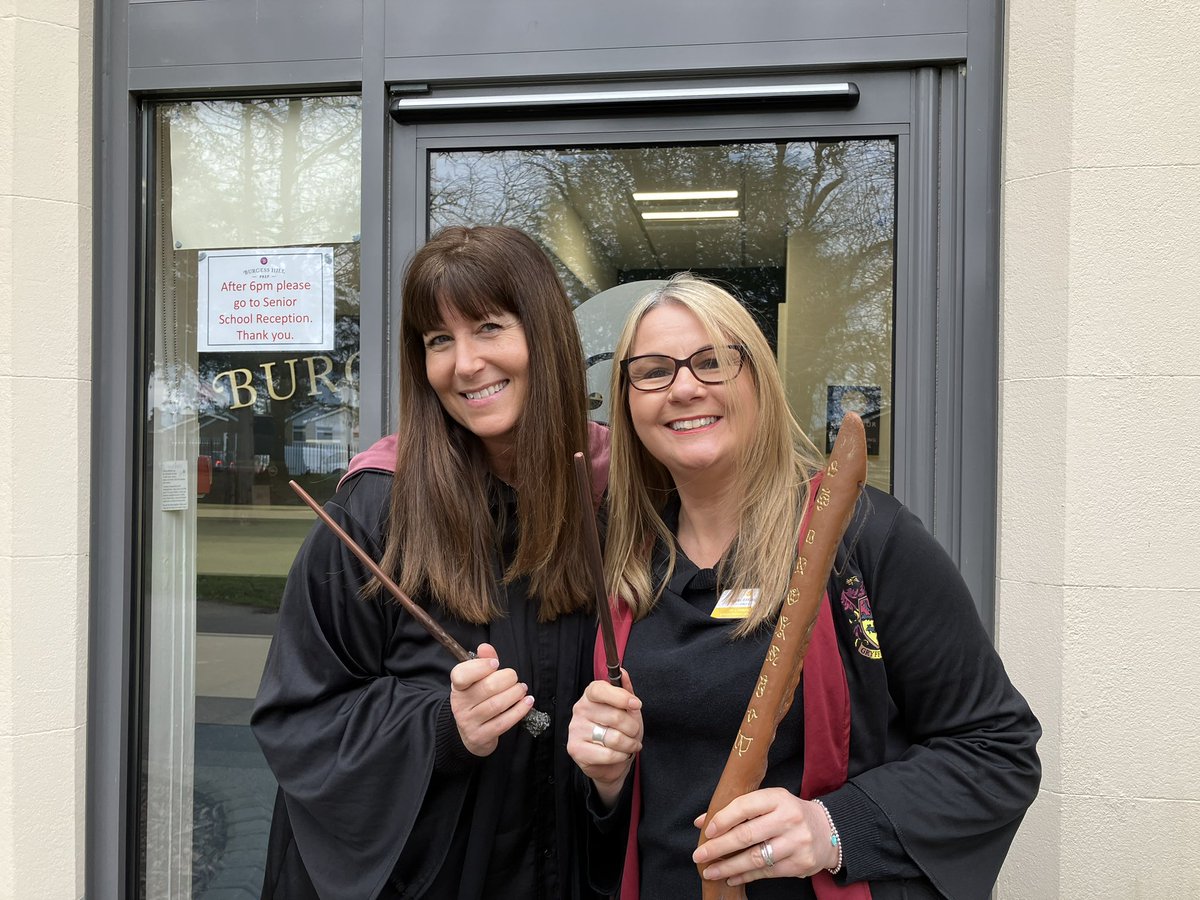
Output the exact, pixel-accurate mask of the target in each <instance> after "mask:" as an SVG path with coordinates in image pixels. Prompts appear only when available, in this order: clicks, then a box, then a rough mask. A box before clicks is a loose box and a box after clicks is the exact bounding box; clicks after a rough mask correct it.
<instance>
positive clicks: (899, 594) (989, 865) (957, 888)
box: [568, 274, 1040, 900]
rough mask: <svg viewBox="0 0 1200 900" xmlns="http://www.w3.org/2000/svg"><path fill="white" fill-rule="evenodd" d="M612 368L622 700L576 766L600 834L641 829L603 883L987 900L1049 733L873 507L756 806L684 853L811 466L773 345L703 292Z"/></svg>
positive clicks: (597, 692)
mask: <svg viewBox="0 0 1200 900" xmlns="http://www.w3.org/2000/svg"><path fill="white" fill-rule="evenodd" d="M615 358H616V359H617V360H618V363H619V364H618V366H616V367H615V368H614V384H613V390H612V394H611V396H612V397H613V398H614V403H613V417H612V422H611V427H612V465H611V477H610V483H609V504H610V516H609V525H608V540H607V547H606V574H607V579H608V582H609V589H610V593H611V594H612V595H613V596H614V597H615V598H616V602H617V605H618V608H617V614H618V622H619V624H620V625H621V629H620V630H621V633H622V637H623V639H624V641H623V644H624V657H623V665H624V667H625V669H626V670H627V672H628V673H629V675H630V676H632V681H629V680H628V679H627V680H626V683H625V686H624V687H623V688H618V687H613V686H610V685H608V684H606V683H605V682H604V681H602V680H597V681H595V682H593V683H592V684H591V685H589V687H588V688H587V690H586V692H585V694H584V697H583V698H582V699H581V700H580V701H579V702H578V703H576V705H575V709H574V716H573V720H572V723H571V729H570V737H569V741H568V752H569V753H570V754H571V756H572V757H573V758H574V759H575V761H576V763H577V764H578V765H579V766H580V768H581V769H582V771H583V772H584V773H585V774H586V775H587V776H588V777H589V778H590V779H591V786H592V796H591V797H590V803H591V806H592V812H593V818H594V819H595V821H596V822H597V823H598V824H599V825H600V827H601V829H602V830H604V831H605V832H606V833H609V834H612V833H617V832H619V830H620V829H621V828H622V827H623V826H624V825H625V823H626V822H628V821H629V816H630V814H631V812H630V811H631V810H632V816H633V822H632V824H631V825H630V826H629V840H628V845H627V850H626V855H625V858H624V860H621V861H616V860H612V859H609V860H604V859H600V858H597V859H596V860H594V864H593V869H592V877H593V879H594V880H595V882H596V885H597V886H598V887H603V888H605V889H614V888H615V887H616V882H617V881H618V879H619V880H620V896H621V897H622V900H631V898H635V897H637V896H639V893H640V896H642V897H646V898H657V897H698V896H699V891H700V877H701V876H700V874H699V873H698V871H697V863H699V865H700V868H702V869H703V877H704V878H705V879H714V880H717V879H720V880H725V881H727V882H729V883H730V884H746V885H747V892H748V896H749V897H750V898H754V900H758V898H785V897H786V898H804V897H817V898H821V900H824V898H827V897H835V896H846V897H855V898H865V897H874V898H902V897H903V898H925V897H951V898H956V900H957V898H964V897H979V898H984V897H987V896H988V893H989V891H990V890H991V887H992V884H993V883H994V881H995V879H996V876H997V873H998V871H999V868H1000V864H1001V862H1002V861H1003V859H1004V856H1005V854H1006V852H1007V849H1008V846H1009V844H1010V842H1011V840H1012V838H1013V835H1014V834H1015V832H1016V829H1017V827H1018V825H1019V823H1020V821H1021V817H1022V816H1023V814H1024V812H1025V809H1026V808H1027V807H1028V805H1029V803H1030V802H1031V801H1032V800H1033V797H1034V795H1035V793H1036V791H1037V786H1038V782H1039V777H1040V767H1039V762H1038V758H1037V755H1036V752H1035V745H1036V742H1037V739H1038V737H1039V735H1040V728H1039V726H1038V724H1037V721H1036V719H1035V718H1034V716H1033V714H1032V713H1031V712H1030V710H1029V707H1028V706H1027V705H1026V703H1025V701H1024V699H1023V698H1022V697H1021V696H1020V694H1019V693H1018V692H1017V691H1016V690H1015V689H1014V688H1013V686H1012V684H1011V683H1010V681H1009V679H1008V677H1007V675H1006V674H1005V672H1004V667H1003V665H1002V664H1001V662H1000V659H999V657H998V656H997V655H996V653H995V650H994V649H993V648H992V646H991V643H990V641H989V640H988V638H987V635H986V633H985V631H984V629H983V627H982V626H981V624H980V621H979V617H978V615H977V613H976V611H975V608H974V605H973V603H972V601H971V598H970V596H969V595H968V593H967V590H966V587H965V585H964V584H963V582H962V579H961V578H960V576H959V574H958V572H957V571H956V569H955V567H954V565H953V563H952V562H951V561H950V559H949V558H948V557H947V555H946V554H945V552H944V551H942V549H941V548H940V547H939V546H938V544H937V543H936V542H935V541H934V540H933V539H932V538H931V537H930V535H929V534H928V533H927V532H926V531H925V529H924V528H923V527H922V526H921V524H920V522H919V521H917V519H916V518H915V517H914V516H913V515H912V514H911V513H909V512H908V511H907V510H906V509H905V508H904V507H903V506H902V505H901V504H900V503H898V502H897V501H896V500H895V499H893V498H892V497H890V496H889V495H887V494H884V493H882V492H879V491H875V490H873V489H868V491H867V492H866V494H865V496H864V498H863V500H862V501H861V502H860V504H859V508H858V510H857V511H856V514H855V518H854V520H853V521H852V522H851V525H850V528H849V530H848V531H847V536H846V538H845V539H844V540H843V543H842V546H841V547H840V548H839V551H838V557H837V562H836V564H835V566H834V573H833V574H832V576H831V578H830V581H829V584H828V588H827V597H826V601H827V602H825V603H823V604H822V606H821V610H820V614H819V616H818V619H817V623H816V626H815V628H814V633H813V638H812V644H811V649H810V651H809V655H808V658H807V661H806V664H805V670H804V678H803V681H802V684H801V688H800V690H799V692H798V697H797V700H796V702H795V703H794V704H793V706H792V708H791V711H790V712H789V713H788V715H787V717H786V718H785V719H784V720H783V722H782V723H781V725H780V728H779V730H778V734H777V737H776V740H775V743H774V744H773V746H772V752H771V757H770V764H769V767H768V771H767V775H766V778H765V780H764V781H763V787H762V788H761V789H760V790H758V791H755V792H753V793H751V794H749V795H746V796H744V797H741V798H739V799H737V800H735V801H734V802H732V803H731V804H729V806H727V807H726V808H725V809H724V810H722V811H720V812H719V813H717V814H716V815H715V816H714V817H713V821H712V822H711V823H710V824H709V826H708V838H709V840H708V841H707V842H706V843H705V845H704V846H703V847H702V848H700V849H697V847H696V844H697V839H698V837H699V834H698V831H697V827H698V826H699V824H700V819H701V817H702V815H703V813H704V811H705V809H706V808H707V805H708V801H709V798H710V797H711V796H712V792H713V789H714V787H715V785H716V782H717V779H718V777H719V776H720V773H721V771H722V769H723V767H724V763H725V759H726V757H727V755H728V754H729V751H730V746H731V745H732V742H733V739H734V736H735V735H736V734H737V733H738V725H739V721H740V719H741V716H742V715H743V714H744V713H745V710H746V704H747V700H748V698H749V696H750V693H751V691H752V689H753V686H754V684H755V681H756V679H757V677H758V674H759V668H760V666H761V665H762V661H763V656H764V653H765V651H766V649H767V645H768V642H769V639H770V636H771V633H772V628H771V625H772V623H774V622H775V620H776V618H777V616H778V615H779V611H780V607H781V605H782V602H783V598H784V595H785V593H786V589H787V581H788V577H789V574H790V571H791V568H792V564H793V561H794V558H795V554H796V549H797V538H798V534H799V528H800V522H801V518H802V516H803V514H804V511H805V509H806V507H807V505H808V501H809V493H810V484H811V477H812V474H813V473H814V472H816V471H818V470H819V469H820V467H821V459H820V455H819V454H818V453H817V451H816V450H815V448H813V446H812V445H811V443H810V442H808V441H807V440H806V439H805V438H804V437H803V435H802V433H801V432H800V429H799V428H798V426H797V424H796V422H795V421H794V419H793V418H792V416H791V414H790V412H789V410H788V407H787V404H786V401H785V399H784V394H783V388H782V385H781V382H780V379H779V375H778V372H777V370H776V366H775V360H774V357H773V354H772V353H771V350H770V347H769V346H768V344H767V342H766V340H765V339H764V337H763V335H762V333H761V332H760V331H759V329H758V327H757V326H756V325H755V323H754V322H753V320H752V319H751V317H750V316H749V314H748V313H747V312H746V311H745V309H744V308H743V307H742V306H741V305H740V304H739V303H738V302H737V300H736V299H735V298H733V297H732V296H731V295H729V294H728V293H727V292H725V291H724V290H722V289H720V288H719V287H717V286H715V285H713V284H711V283H708V282H706V281H704V280H701V279H699V278H695V277H693V276H690V275H686V274H685V275H679V276H676V277H674V278H672V279H671V280H670V281H669V282H667V283H666V285H665V286H663V287H662V288H660V289H658V290H656V291H654V292H653V293H652V294H650V295H649V296H648V297H646V298H645V299H644V300H643V301H641V303H640V304H639V305H638V306H637V307H636V308H635V309H634V311H633V312H632V313H631V315H630V318H629V321H628V323H627V324H626V327H625V329H624V332H623V333H622V335H621V338H620V341H619V342H618V346H617V349H616V355H615ZM634 685H636V686H637V687H636V690H637V694H636V696H635V695H634V693H633V690H634V687H633V686H634ZM621 870H623V871H621Z"/></svg>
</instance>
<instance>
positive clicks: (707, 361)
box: [692, 351, 721, 369]
mask: <svg viewBox="0 0 1200 900" xmlns="http://www.w3.org/2000/svg"><path fill="white" fill-rule="evenodd" d="M692 365H693V366H695V367H696V368H697V369H719V368H721V360H720V359H719V358H718V357H717V355H716V354H715V353H712V352H711V351H710V352H708V353H706V354H704V355H703V356H697V357H693V359H692Z"/></svg>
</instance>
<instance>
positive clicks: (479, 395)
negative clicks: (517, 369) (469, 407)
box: [463, 381, 508, 400]
mask: <svg viewBox="0 0 1200 900" xmlns="http://www.w3.org/2000/svg"><path fill="white" fill-rule="evenodd" d="M506 387H508V382H507V381H501V382H500V383H499V384H493V385H492V386H491V387H485V388H484V389H483V390H482V391H474V392H472V393H467V394H463V396H464V397H466V398H467V399H468V400H482V399H483V398H484V397H490V396H492V394H497V393H499V392H500V391H502V390H504V389H505V388H506Z"/></svg>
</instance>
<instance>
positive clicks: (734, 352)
mask: <svg viewBox="0 0 1200 900" xmlns="http://www.w3.org/2000/svg"><path fill="white" fill-rule="evenodd" d="M745 358H746V348H745V347H743V346H742V345H741V344H730V345H729V346H728V347H705V348H704V349H703V350H697V351H696V352H695V353H693V354H692V355H691V356H689V357H687V358H685V359H675V358H674V357H670V356H661V355H659V354H657V353H649V354H647V355H645V356H630V357H628V358H627V359H623V360H621V371H622V372H624V373H625V377H626V378H627V379H629V383H630V385H632V386H633V387H635V388H637V389H638V390H639V391H665V390H666V389H667V388H669V387H670V386H671V385H672V384H674V383H675V376H676V375H678V374H679V370H680V368H687V369H688V370H690V371H691V373H692V375H693V376H694V377H695V379H696V380H697V381H701V382H703V383H704V384H721V383H722V382H724V381H732V380H733V379H735V378H737V377H738V373H739V372H741V371H742V362H743V361H744V360H745Z"/></svg>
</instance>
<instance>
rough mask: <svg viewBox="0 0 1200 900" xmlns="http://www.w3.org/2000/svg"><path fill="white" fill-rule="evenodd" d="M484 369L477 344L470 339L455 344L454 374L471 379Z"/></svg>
mask: <svg viewBox="0 0 1200 900" xmlns="http://www.w3.org/2000/svg"><path fill="white" fill-rule="evenodd" d="M482 368H483V360H482V359H481V358H480V356H479V350H478V348H477V347H476V346H475V342H474V341H472V340H470V339H469V338H468V339H466V340H463V339H459V340H456V341H455V342H454V373H455V374H456V375H458V376H460V377H470V376H472V375H475V374H476V373H477V372H479V370H480V369H482Z"/></svg>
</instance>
